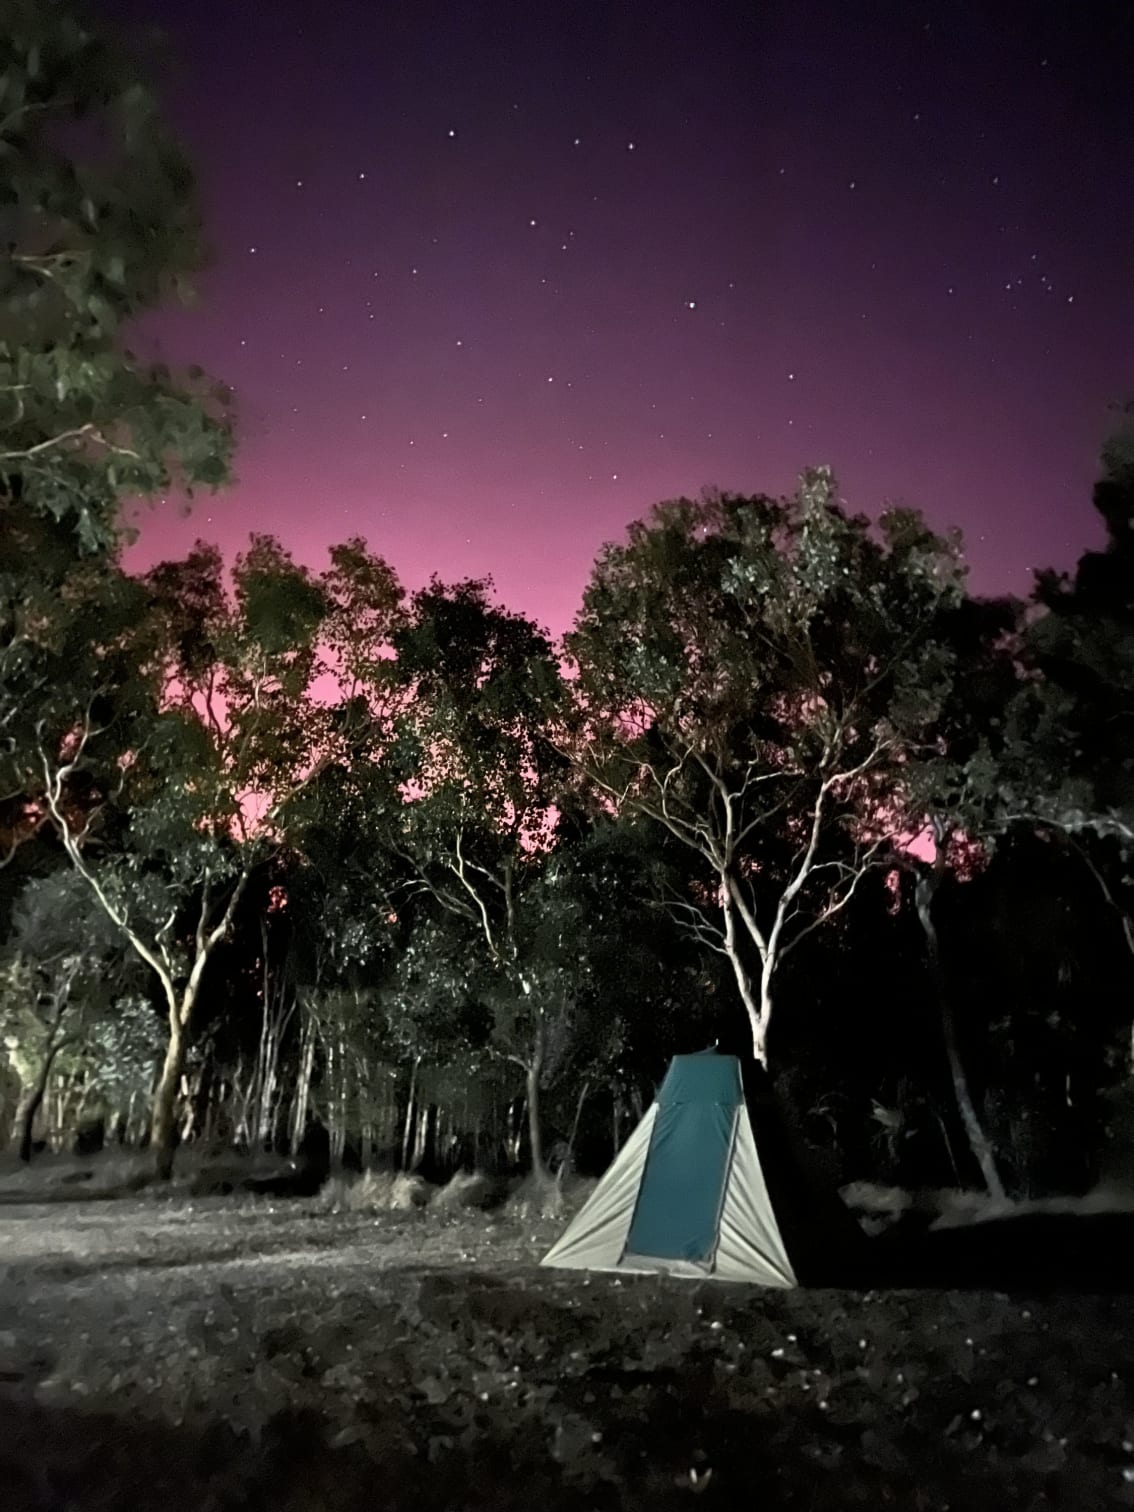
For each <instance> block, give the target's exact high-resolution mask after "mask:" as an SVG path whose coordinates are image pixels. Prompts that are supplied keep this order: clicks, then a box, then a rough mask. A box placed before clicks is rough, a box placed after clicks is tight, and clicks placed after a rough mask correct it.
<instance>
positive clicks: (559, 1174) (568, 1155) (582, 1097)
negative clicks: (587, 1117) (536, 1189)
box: [555, 1078, 591, 1186]
mask: <svg viewBox="0 0 1134 1512" xmlns="http://www.w3.org/2000/svg"><path fill="white" fill-rule="evenodd" d="M590 1090H591V1083H590V1080H589V1078H588V1079H586V1080H584V1082H583V1085H582V1089H581V1090H580V1092H579V1101H578V1102H577V1103H576V1104H575V1117H574V1120H573V1122H572V1124H571V1135H570V1138H569V1139H568V1140H567V1149H566V1151H565V1152H564V1155H563V1161H562V1163H561V1165H560V1167H559V1169H558V1171H556V1173H555V1184H556V1186H562V1185H563V1178H564V1177H565V1176H567V1175H570V1171H569V1170H568V1167H569V1166H570V1164H571V1161H572V1158H573V1157H574V1154H575V1139H576V1137H577V1135H578V1133H579V1123H580V1120H581V1119H582V1117H583V1104H584V1103H585V1102H586V1100H587V1093H588V1092H589V1091H590Z"/></svg>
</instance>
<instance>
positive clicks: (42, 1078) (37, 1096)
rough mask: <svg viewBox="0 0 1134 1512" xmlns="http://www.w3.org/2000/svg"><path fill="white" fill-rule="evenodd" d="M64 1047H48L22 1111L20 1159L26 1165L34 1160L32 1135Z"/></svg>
mask: <svg viewBox="0 0 1134 1512" xmlns="http://www.w3.org/2000/svg"><path fill="white" fill-rule="evenodd" d="M61 1047H62V1041H60V1042H59V1043H58V1044H54V1045H50V1046H48V1049H47V1052H46V1053H45V1055H44V1057H43V1062H42V1064H41V1065H40V1068H39V1074H38V1075H37V1076H36V1079H35V1083H34V1085H33V1087H32V1089H31V1091H30V1092H29V1094H28V1098H27V1101H26V1103H25V1104H24V1106H23V1108H22V1109H21V1111H20V1159H21V1160H22V1161H23V1162H24V1164H25V1165H27V1163H28V1162H29V1161H30V1160H31V1158H32V1144H33V1143H34V1140H33V1138H32V1135H33V1133H34V1130H35V1118H36V1114H37V1113H38V1112H39V1110H40V1108H41V1107H42V1105H43V1099H44V1095H45V1094H46V1092H47V1084H48V1082H49V1081H50V1079H51V1068H52V1066H53V1065H54V1064H55V1057H56V1055H57V1054H58V1053H59V1050H60V1049H61Z"/></svg>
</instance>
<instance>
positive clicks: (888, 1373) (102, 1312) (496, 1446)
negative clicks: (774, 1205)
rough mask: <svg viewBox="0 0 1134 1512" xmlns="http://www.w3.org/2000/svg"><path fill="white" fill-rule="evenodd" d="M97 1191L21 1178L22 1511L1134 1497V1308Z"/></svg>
mask: <svg viewBox="0 0 1134 1512" xmlns="http://www.w3.org/2000/svg"><path fill="white" fill-rule="evenodd" d="M77 1190H79V1189H78V1188H76V1187H74V1186H70V1187H68V1188H66V1189H64V1188H60V1187H55V1188H54V1189H53V1190H52V1191H51V1192H49V1193H48V1192H44V1193H41V1194H39V1195H41V1196H51V1197H52V1198H53V1200H52V1201H50V1202H45V1201H31V1200H29V1198H31V1197H32V1196H34V1195H36V1194H35V1192H34V1186H33V1183H31V1182H30V1181H29V1180H28V1179H27V1178H21V1179H13V1180H12V1181H9V1182H7V1183H5V1181H4V1180H2V1179H0V1488H2V1494H0V1505H2V1506H3V1508H4V1509H5V1512H31V1509H35V1512H48V1509H51V1512H65V1509H69V1512H95V1509H98V1512H111V1509H115V1512H117V1509H122V1512H126V1509H131V1512H137V1509H145V1508H150V1507H155V1508H160V1509H162V1512H188V1509H190V1508H192V1509H206V1508H207V1509H215V1512H220V1509H229V1508H231V1509H233V1512H235V1509H237V1508H241V1509H264V1512H267V1509H268V1508H271V1509H273V1512H292V1509H295V1512H299V1509H303V1512H322V1509H327V1512H340V1509H341V1512H346V1509H354V1508H360V1509H361V1508H366V1509H368V1512H372V1509H402V1508H407V1509H413V1512H442V1509H444V1512H461V1509H472V1508H477V1509H480V1508H484V1509H489V1508H491V1509H493V1512H496V1509H500V1512H513V1509H515V1512H520V1509H524V1512H530V1509H532V1508H538V1509H539V1512H560V1509H563V1512H567V1509H571V1512H575V1509H591V1508H597V1509H607V1508H609V1509H612V1512H613V1509H616V1508H628V1509H634V1508H643V1509H645V1508H649V1509H651V1512H668V1509H671V1508H688V1507H689V1506H690V1504H691V1499H692V1498H694V1497H698V1498H702V1504H703V1506H704V1507H705V1508H706V1509H709V1508H713V1507H718V1508H723V1507H739V1506H745V1507H760V1508H780V1507H784V1508H788V1507H791V1508H799V1509H801V1512H802V1509H807V1512H817V1509H828V1508H840V1509H841V1508H854V1507H863V1508H865V1507H870V1508H879V1507H887V1506H891V1507H896V1508H902V1509H919V1508H920V1509H927V1512H928V1509H940V1508H946V1507H949V1508H952V1509H955V1512H961V1509H964V1512H980V1509H984V1508H988V1509H993V1508H995V1509H996V1512H1004V1509H1017V1508H1020V1509H1026V1508H1044V1507H1053V1508H1054V1507H1058V1508H1061V1509H1078V1508H1082V1509H1087V1508H1091V1509H1101V1508H1105V1507H1108V1506H1114V1507H1134V1364H1132V1363H1131V1362H1132V1361H1134V1350H1132V1348H1131V1344H1132V1343H1134V1298H1131V1297H1128V1296H1124V1295H1121V1294H1111V1295H1109V1296H1104V1295H1090V1294H1072V1293H1061V1294H1058V1293H1053V1294H1048V1295H1046V1296H1044V1295H1030V1296H1029V1295H1008V1294H1006V1293H1003V1292H989V1291H979V1290H969V1291H941V1290H929V1289H919V1290H895V1291H875V1292H845V1291H842V1292H836V1291H809V1290H796V1291H790V1292H773V1291H763V1290H759V1289H756V1288H748V1287H740V1286H728V1285H722V1284H713V1283H707V1282H706V1283H699V1284H689V1283H686V1282H676V1281H663V1280H657V1279H653V1278H643V1279H631V1278H625V1279H619V1278H614V1277H609V1276H599V1275H596V1276H585V1275H579V1274H577V1273H574V1272H556V1271H547V1270H540V1269H538V1268H537V1266H536V1261H537V1259H538V1257H539V1255H540V1254H541V1252H542V1251H543V1250H544V1249H545V1248H546V1246H547V1244H548V1243H549V1241H550V1239H551V1237H552V1236H553V1235H554V1233H555V1232H557V1229H558V1227H559V1225H557V1224H555V1223H552V1222H549V1221H546V1220H538V1221H535V1222H532V1221H526V1222H524V1221H519V1220H516V1219H510V1218H506V1217H496V1216H493V1215H491V1214H484V1213H479V1212H467V1211H461V1212H457V1213H453V1212H449V1213H441V1212H439V1211H433V1210H426V1211H411V1212H401V1213H395V1212H382V1213H373V1212H359V1211H327V1210H326V1208H327V1206H328V1204H327V1202H326V1199H315V1200H310V1201H304V1200H297V1201H292V1202H283V1201H274V1200H270V1199H258V1200H257V1199H250V1198H248V1197H247V1196H243V1195H239V1196H237V1195H232V1196H211V1197H198V1198H192V1197H189V1196H187V1195H186V1194H185V1192H184V1190H181V1191H177V1192H175V1193H173V1194H171V1195H170V1196H168V1197H165V1198H162V1197H155V1196H153V1195H151V1194H150V1193H148V1192H147V1193H142V1194H137V1195H134V1196H130V1197H120V1198H117V1199H114V1198H109V1197H103V1198H102V1199H101V1200H97V1201H96V1200H91V1199H90V1198H89V1196H87V1195H84V1197H83V1198H82V1199H80V1200H74V1196H75V1194H76V1192H77ZM84 1190H85V1193H86V1192H89V1191H90V1190H92V1188H90V1187H87V1188H86V1189H84ZM62 1198H65V1199H66V1200H60V1199H62Z"/></svg>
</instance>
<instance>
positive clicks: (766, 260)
mask: <svg viewBox="0 0 1134 1512" xmlns="http://www.w3.org/2000/svg"><path fill="white" fill-rule="evenodd" d="M102 8H103V9H104V11H106V12H107V13H109V14H110V15H111V16H112V17H114V18H115V19H118V20H123V19H125V20H127V21H128V22H138V21H141V20H146V21H151V22H159V23H161V24H162V25H164V26H165V27H166V29H167V31H168V34H169V47H170V52H171V55H172V60H173V62H172V66H171V67H170V68H169V69H167V71H166V83H165V86H164V91H163V93H164V98H165V101H166V104H167V114H168V115H169V116H170V117H171V118H172V120H173V122H174V123H175V125H176V126H177V128H178V129H179V131H180V133H181V135H182V137H183V139H184V141H185V143H186V146H187V147H188V149H189V151H190V153H191V155H192V157H193V160H194V162H195V164H196V165H197V168H198V171H199V174H200V179H201V189H202V198H203V204H204V210H205V214H206V219H207V227H208V232H209V237H210V240H211V243H212V246H213V250H214V262H213V266H212V267H211V269H210V270H209V272H208V273H207V274H206V275H205V276H204V277H203V279H202V280H201V281H200V291H201V298H200V300H199V303H198V305H197V307H196V308H195V309H193V310H190V311H188V312H184V313H180V312H179V313H177V314H175V315H171V316H162V317H161V318H160V319H159V320H158V321H156V322H154V323H151V324H150V325H149V326H148V327H147V328H146V332H145V341H146V344H147V345H148V348H149V349H155V348H158V349H160V352H161V355H162V356H163V357H164V358H165V359H166V360H169V361H171V362H186V363H187V362H191V361H198V362H200V363H202V364H203V365H204V366H205V367H206V368H207V369H208V370H209V371H210V372H211V373H213V374H214V375H215V376H217V377H218V378H222V379H224V380H225V381H227V382H229V383H230V384H232V385H233V387H234V388H235V390H236V392H237V396H238V402H239V412H240V438H241V439H240V450H239V454H238V461H237V473H238V481H237V484H236V486H235V487H234V488H233V489H232V490H230V491H229V492H227V493H226V494H223V495H220V496H218V497H217V498H215V499H206V500H204V501H202V502H200V503H199V504H198V505H197V506H196V508H195V509H194V511H193V513H192V515H191V516H190V517H189V518H188V519H183V518H180V517H179V514H178V511H177V509H176V507H175V505H174V502H173V501H170V502H169V504H168V505H166V506H164V507H159V508H158V509H157V511H156V512H155V513H151V514H149V515H147V516H145V518H144V525H143V536H142V540H141V542H140V544H139V546H138V547H137V548H135V549H134V551H133V552H132V553H131V556H130V558H129V560H130V561H131V563H132V564H134V565H142V564H144V563H146V562H149V561H152V560H154V559H156V558H157V557H158V556H164V555H170V554H177V553H181V552H183V551H184V550H186V549H187V548H188V547H189V546H190V545H191V543H192V541H193V540H194V539H195V538H197V537H198V536H204V537H205V538H207V539H210V540H214V541H217V542H219V543H220V544H221V545H222V546H223V547H224V548H225V550H226V551H227V552H233V551H235V550H237V549H239V548H240V547H241V546H242V545H243V544H244V543H245V542H246V540H247V536H248V533H249V531H251V530H267V531H271V532H272V533H274V534H276V535H278V536H279V537H280V538H281V539H282V540H283V542H284V543H285V545H287V546H288V547H290V548H291V549H292V550H293V551H294V552H295V554H296V555H297V556H299V557H300V558H301V559H303V560H305V561H308V562H310V563H311V564H312V565H313V566H316V567H319V566H322V565H323V563H324V561H325V548H326V546H327V545H328V544H330V543H331V542H332V541H336V540H341V539H344V538H345V537H347V536H348V535H354V534H361V535H364V536H365V537H366V538H367V539H368V541H369V543H370V545H371V547H372V548H373V549H375V550H377V551H379V552H381V553H382V554H383V555H385V556H386V557H387V558H388V559H389V560H390V561H391V562H392V563H393V565H394V566H395V567H396V568H397V569H398V571H399V573H400V574H401V575H402V576H403V579H404V580H405V581H406V582H407V583H408V584H409V585H410V586H411V587H412V586H416V585H418V584H420V583H421V582H423V581H424V580H425V578H426V577H427V576H428V575H429V574H430V573H431V572H433V571H436V572H439V573H440V574H441V575H442V576H443V577H446V578H454V577H460V576H466V575H481V574H485V573H491V574H492V575H493V576H494V578H495V580H496V584H497V587H498V589H499V592H500V595H501V597H502V598H503V599H504V600H505V601H506V602H507V603H508V604H509V605H510V606H511V607H514V608H517V609H521V610H524V611H525V612H528V613H531V614H534V615H535V616H536V617H537V618H539V619H540V620H542V621H543V622H544V623H545V624H547V625H549V626H550V628H551V629H552V630H553V631H556V632H558V631H560V630H562V629H564V628H566V626H567V624H568V623H569V621H570V619H571V618H572V616H573V614H574V612H575V609H576V607H577V605H578V601H579V595H580V592H581V589H582V586H583V584H584V582H585V580H586V577H587V574H588V572H589V569H590V565H591V562H592V561H593V558H594V556H595V553H596V552H597V550H598V549H599V547H600V546H601V544H602V543H603V542H604V541H605V540H608V539H611V538H614V537H617V536H619V535H620V534H621V532H622V531H623V529H624V527H625V526H626V524H627V523H628V522H629V521H630V520H632V519H634V518H636V517H639V516H641V515H642V514H643V513H644V512H645V511H646V510H647V509H648V508H649V506H650V505H651V504H652V503H654V502H655V501H657V500H659V499H662V498H669V497H673V496H675V495H678V494H682V493H687V494H690V493H692V494H695V493H696V492H698V491H699V490H700V489H701V488H702V487H703V486H705V485H719V486H720V487H722V488H727V489H733V490H738V491H746V492H758V491H768V492H780V491H784V490H787V489H789V488H791V487H792V485H793V483H794V479H795V477H796V474H797V473H798V472H799V470H800V469H801V468H802V467H803V466H805V465H808V464H811V463H818V462H828V463H830V464H831V465H832V466H833V467H834V468H835V470H836V473H837V475H838V477H839V480H840V483H841V487H842V492H843V494H844V496H845V498H846V500H847V502H848V504H849V505H851V506H852V507H854V508H856V509H864V510H866V511H867V512H871V513H873V512H875V511H876V510H877V509H878V508H879V507H880V505H881V504H882V503H883V502H885V501H887V500H893V501H900V502H904V503H909V504H916V505H918V506H920V507H922V508H923V509H924V510H925V512H926V514H927V515H928V517H929V518H930V520H931V521H932V523H933V524H935V525H936V526H939V527H942V528H944V527H946V526H949V525H953V524H955V525H959V526H961V527H962V529H963V530H964V532H965V536H966V540H967V543H968V550H969V558H970V561H971V562H972V564H973V569H974V571H973V585H974V587H975V588H976V589H978V590H979V591H1003V590H1007V591H1013V592H1019V593H1023V592H1026V591H1027V588H1028V586H1029V569H1030V568H1031V567H1033V566H1041V565H1047V564H1055V565H1058V566H1063V567H1067V566H1070V565H1071V564H1072V563H1073V562H1074V560H1075V558H1076V557H1077V556H1078V555H1079V553H1080V552H1081V551H1082V550H1083V549H1084V548H1085V547H1087V546H1089V545H1093V544H1096V543H1097V541H1098V540H1099V538H1100V531H1099V527H1098V525H1097V524H1096V520H1095V517H1094V515H1093V511H1092V510H1091V507H1090V485H1091V481H1092V479H1093V476H1094V473H1095V466H1096V458H1097V455H1098V450H1099V445H1100V442H1101V440H1102V437H1103V434H1104V432H1105V430H1106V428H1107V425H1108V414H1107V405H1108V403H1111V402H1114V401H1121V400H1124V399H1126V398H1128V397H1130V396H1131V394H1134V362H1132V360H1131V356H1132V348H1134V342H1132V337H1134V278H1132V273H1134V89H1132V88H1131V85H1130V77H1131V71H1132V70H1134V29H1132V25H1131V22H1130V19H1129V18H1130V16H1131V15H1134V7H1131V6H1129V5H1127V4H1125V3H1124V0H1113V3H1112V0H1074V3H1070V4H1061V3H1059V4H1051V3H1043V0H1034V3H1029V4H1015V3H1007V4H1004V3H993V0H972V3H970V0H939V3H936V4H927V3H923V0H775V3H761V0H752V3H749V4H729V3H716V0H685V3H673V0H650V3H647V4H638V3H616V0H607V3H601V0H576V3H544V4H540V3H538V0H530V3H527V4H515V5H512V4H497V3H492V0H484V3H461V0H438V3H432V0H404V3H401V0H399V3H389V0H330V3H324V4H315V3H311V0H270V3H269V0H264V3H259V0H194V3H193V4H191V5H186V4H183V3H181V0H178V3H176V4H173V3H167V4H163V3H161V0H102ZM993 18H995V20H994V19H993ZM141 344H142V343H139V345H141Z"/></svg>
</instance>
